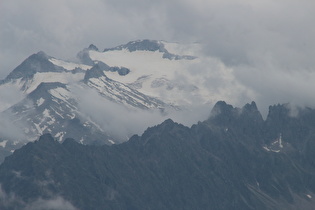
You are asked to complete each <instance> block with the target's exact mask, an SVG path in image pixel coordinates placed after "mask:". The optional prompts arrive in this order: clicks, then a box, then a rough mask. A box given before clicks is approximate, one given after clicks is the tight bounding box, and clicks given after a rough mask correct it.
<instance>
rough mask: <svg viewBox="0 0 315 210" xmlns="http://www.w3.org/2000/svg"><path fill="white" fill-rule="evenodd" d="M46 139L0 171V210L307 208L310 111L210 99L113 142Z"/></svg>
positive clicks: (310, 196)
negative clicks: (202, 113)
mask: <svg viewBox="0 0 315 210" xmlns="http://www.w3.org/2000/svg"><path fill="white" fill-rule="evenodd" d="M57 140H58V138H53V136H51V135H50V134H45V135H43V136H41V137H40V139H39V140H38V141H35V142H32V143H28V144H27V145H26V146H23V147H22V148H21V149H18V150H16V151H15V152H14V153H13V154H12V155H11V156H9V157H7V158H6V159H5V161H4V162H3V164H2V165H1V166H0V183H1V187H2V192H1V193H0V207H1V209H23V208H24V209H82V210H83V209H229V210H230V209H243V210H246V209H314V206H315V202H314V196H315V194H314V193H315V163H314V160H315V159H314V157H315V110H314V109H310V108H303V109H297V110H295V112H294V115H293V113H292V110H291V109H290V107H289V105H287V104H284V105H274V106H270V107H269V114H268V116H267V118H266V120H264V119H263V118H262V116H261V114H260V112H259V111H258V110H257V107H256V104H255V103H254V102H252V103H251V104H246V105H245V106H244V107H242V108H235V107H233V106H232V105H229V104H226V103H225V102H224V101H219V102H217V103H216V105H215V106H214V108H213V109H212V111H211V114H210V117H209V118H208V119H207V120H206V121H203V122H199V123H197V124H195V125H193V126H192V127H190V128H189V127H186V126H183V125H181V124H178V123H175V122H173V121H172V120H170V119H169V120H166V121H165V122H163V123H162V124H160V125H157V126H154V127H151V128H148V129H147V130H146V131H145V132H144V133H143V135H141V136H138V135H135V136H133V137H131V138H130V140H129V141H127V142H125V143H122V144H117V145H111V146H108V145H103V146H96V145H89V146H88V145H82V144H79V143H77V141H76V140H73V139H66V140H65V141H64V142H63V143H60V142H58V141H57Z"/></svg>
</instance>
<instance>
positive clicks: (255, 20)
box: [0, 0, 315, 106]
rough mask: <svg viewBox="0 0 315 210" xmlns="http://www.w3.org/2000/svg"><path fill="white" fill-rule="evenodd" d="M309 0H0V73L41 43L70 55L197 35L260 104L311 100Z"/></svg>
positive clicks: (313, 19) (314, 52)
mask: <svg viewBox="0 0 315 210" xmlns="http://www.w3.org/2000/svg"><path fill="white" fill-rule="evenodd" d="M314 11H315V1H313V0H298V1H297V0H277V1H275V0H257V1H252V0H156V1H148V0H89V1H85V0H55V1H48V0H2V1H1V2H0V28H1V30H0V78H4V77H5V76H6V75H7V74H8V73H9V72H10V71H11V70H12V69H13V68H14V67H16V66H17V65H18V64H20V63H21V62H22V61H23V60H24V59H25V58H26V57H28V56H29V55H30V54H32V53H35V52H37V51H40V50H43V51H45V52H46V53H47V54H49V55H52V56H55V57H58V58H63V59H71V58H74V57H75V55H76V53H77V52H78V51H80V50H81V49H83V48H84V47H87V46H88V45H89V44H91V43H94V44H95V45H96V46H98V47H99V48H100V49H103V48H105V47H112V46H116V45H118V44H123V43H126V42H128V41H131V40H136V39H143V38H149V39H158V40H167V41H176V42H200V43H202V44H203V45H204V46H205V48H204V52H205V53H206V54H208V55H211V56H213V57H217V58H219V59H220V60H222V61H223V62H224V63H225V65H227V66H229V67H230V68H233V69H234V72H235V76H236V78H237V79H238V80H239V81H241V82H242V83H243V84H244V85H245V86H246V87H248V88H251V89H253V90H254V91H255V92H256V97H255V98H254V99H253V100H256V101H257V102H258V105H259V104H260V106H267V105H269V104H273V103H277V102H279V103H284V102H289V101H292V102H295V103H298V102H301V101H303V103H304V104H307V105H312V106H313V105H315V94H313V92H314V90H315V24H314V23H315V13H314Z"/></svg>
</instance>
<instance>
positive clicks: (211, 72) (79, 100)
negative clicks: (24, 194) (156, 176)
mask: <svg viewBox="0 0 315 210" xmlns="http://www.w3.org/2000/svg"><path fill="white" fill-rule="evenodd" d="M200 47H201V46H200V45H199V44H191V45H181V44H177V43H169V42H165V41H155V40H138V41H132V42H129V43H127V44H124V45H120V46H117V47H114V48H107V49H105V50H104V51H99V50H98V48H97V47H96V46H94V45H90V46H89V47H88V48H85V49H84V50H82V51H81V52H79V53H78V55H77V57H78V61H77V62H69V61H64V60H61V59H57V58H54V57H51V56H49V55H47V54H45V53H44V52H38V53H36V54H33V55H31V56H30V57H28V58H27V59H26V60H25V61H23V62H22V63H21V64H20V65H19V66H18V67H16V68H15V69H14V70H13V71H12V72H11V73H10V74H9V75H8V76H7V77H6V78H5V79H3V80H1V81H0V93H6V95H8V94H9V95H10V97H8V98H9V99H10V100H6V99H5V98H2V100H1V101H0V119H1V122H0V127H1V128H0V162H1V161H2V160H3V158H4V156H7V155H9V154H11V153H12V152H13V151H14V150H15V149H16V148H19V147H21V145H23V144H25V143H26V142H29V141H34V140H35V139H38V138H39V136H40V135H42V134H44V133H51V134H52V136H53V137H54V138H56V139H57V140H58V141H60V142H62V141H63V140H65V139H66V138H74V139H76V140H77V141H78V142H80V143H82V144H109V145H110V144H114V143H120V142H123V141H126V140H128V138H129V137H130V136H131V135H133V134H134V133H135V131H134V130H132V129H130V130H129V128H124V127H121V126H122V122H121V121H120V120H114V119H113V118H114V116H115V115H116V116H119V115H121V114H122V112H121V111H120V110H118V111H117V110H115V111H111V108H112V107H116V108H117V107H123V108H122V109H124V110H125V112H132V111H134V112H135V113H139V115H140V113H143V112H145V113H148V112H149V113H150V112H154V113H157V114H158V115H160V116H161V119H162V118H164V119H166V118H167V116H169V114H171V113H175V112H178V111H180V110H185V109H189V107H190V106H191V105H196V104H199V105H200V104H213V103H214V102H216V101H217V100H221V99H225V98H228V97H229V95H230V94H233V93H232V92H231V89H229V90H228V91H225V90H224V88H222V87H220V88H219V89H218V90H217V89H216V87H218V84H219V83H220V82H222V83H224V82H226V84H233V85H234V84H235V86H239V84H236V82H235V81H233V78H232V77H229V76H227V74H228V70H225V69H223V68H222V69H220V68H219V67H213V66H209V67H208V66H206V64H207V59H209V58H207V57H203V56H201V55H200V53H199V51H200ZM203 68H207V72H208V73H207V74H205V72H203V71H201V70H202V69H203ZM208 68H209V69H208ZM220 74H222V75H223V76H218V75H220ZM207 77H209V78H212V80H211V81H213V83H210V84H209V82H208V81H207V80H206V79H205V78H207ZM231 81H233V82H231ZM232 90H233V88H232ZM239 94H243V95H244V93H239ZM0 95H1V94H0ZM104 110H105V111H106V112H108V113H110V115H106V114H103V112H104ZM113 112H117V113H116V114H114V113H113ZM135 115H136V114H135ZM100 116H102V117H101V119H99V118H100ZM125 121H126V120H125ZM159 122H161V121H159ZM146 126H148V125H146ZM146 126H142V127H143V128H142V129H143V130H144V129H145V127H146ZM119 127H121V129H119Z"/></svg>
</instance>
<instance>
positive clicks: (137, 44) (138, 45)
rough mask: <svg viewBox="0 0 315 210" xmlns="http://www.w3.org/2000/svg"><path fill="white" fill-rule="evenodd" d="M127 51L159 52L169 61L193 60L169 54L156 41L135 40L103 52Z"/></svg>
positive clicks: (162, 45) (187, 56) (189, 57)
mask: <svg viewBox="0 0 315 210" xmlns="http://www.w3.org/2000/svg"><path fill="white" fill-rule="evenodd" d="M123 49H127V50H129V51H130V52H134V51H152V52H155V51H159V52H162V53H163V58H166V59H169V60H173V59H175V60H180V59H186V60H193V59H195V57H194V56H189V55H175V54H172V53H169V52H168V51H167V49H165V47H164V44H163V43H162V42H159V41H156V40H148V39H144V40H137V41H132V42H128V43H127V44H124V45H120V46H117V47H114V48H106V49H104V52H106V51H113V50H123Z"/></svg>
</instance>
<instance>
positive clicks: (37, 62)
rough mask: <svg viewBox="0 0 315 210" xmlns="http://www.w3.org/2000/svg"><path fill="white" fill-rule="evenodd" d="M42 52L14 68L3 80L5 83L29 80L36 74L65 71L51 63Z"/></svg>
mask: <svg viewBox="0 0 315 210" xmlns="http://www.w3.org/2000/svg"><path fill="white" fill-rule="evenodd" d="M49 58H50V57H49V56H47V55H46V54H45V53H44V52H38V53H36V54H33V55H31V56H30V57H28V58H27V59H26V60H25V61H23V62H22V63H21V64H20V65H19V66H18V67H16V68H15V69H14V70H13V71H12V72H11V73H10V74H9V75H8V76H7V77H6V79H5V81H8V80H11V79H18V78H25V79H26V78H31V77H32V76H33V75H34V74H35V73H36V72H62V71H64V70H65V69H63V68H62V67H57V66H55V65H54V64H53V63H51V62H50V61H49V60H48V59H49Z"/></svg>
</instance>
